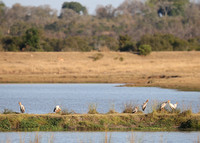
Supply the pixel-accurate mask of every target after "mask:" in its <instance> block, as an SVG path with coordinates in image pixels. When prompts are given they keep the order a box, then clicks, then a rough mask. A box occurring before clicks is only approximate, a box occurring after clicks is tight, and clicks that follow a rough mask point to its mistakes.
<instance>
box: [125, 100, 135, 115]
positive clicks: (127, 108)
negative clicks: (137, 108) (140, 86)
mask: <svg viewBox="0 0 200 143" xmlns="http://www.w3.org/2000/svg"><path fill="white" fill-rule="evenodd" d="M133 109H134V106H133V103H131V102H130V103H125V104H124V109H123V113H132V112H133Z"/></svg>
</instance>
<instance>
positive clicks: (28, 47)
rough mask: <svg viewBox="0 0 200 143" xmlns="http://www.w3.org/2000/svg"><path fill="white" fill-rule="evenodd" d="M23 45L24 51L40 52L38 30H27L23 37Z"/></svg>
mask: <svg viewBox="0 0 200 143" xmlns="http://www.w3.org/2000/svg"><path fill="white" fill-rule="evenodd" d="M24 44H25V49H24V50H25V51H42V49H41V47H40V34H39V30H38V29H36V28H30V29H28V30H27V31H26V34H25V37H24Z"/></svg>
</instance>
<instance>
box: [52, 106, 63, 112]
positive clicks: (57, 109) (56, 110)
mask: <svg viewBox="0 0 200 143" xmlns="http://www.w3.org/2000/svg"><path fill="white" fill-rule="evenodd" d="M60 111H61V108H60V107H59V106H58V105H57V106H56V107H55V108H54V109H53V112H55V113H59V112H60Z"/></svg>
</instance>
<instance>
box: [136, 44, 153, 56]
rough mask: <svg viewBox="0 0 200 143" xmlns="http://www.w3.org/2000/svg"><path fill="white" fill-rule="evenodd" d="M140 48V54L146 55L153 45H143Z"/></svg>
mask: <svg viewBox="0 0 200 143" xmlns="http://www.w3.org/2000/svg"><path fill="white" fill-rule="evenodd" d="M138 50H139V54H140V55H144V56H146V55H149V54H150V53H151V46H149V45H141V46H140V47H139V49H138Z"/></svg>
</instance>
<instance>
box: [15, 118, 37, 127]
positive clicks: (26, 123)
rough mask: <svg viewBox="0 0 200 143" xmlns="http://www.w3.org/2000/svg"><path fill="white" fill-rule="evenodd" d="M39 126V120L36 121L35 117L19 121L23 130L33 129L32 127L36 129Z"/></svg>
mask: <svg viewBox="0 0 200 143" xmlns="http://www.w3.org/2000/svg"><path fill="white" fill-rule="evenodd" d="M38 127H39V124H38V122H37V121H35V119H33V118H32V119H31V118H27V119H23V120H22V121H21V122H20V123H19V128H20V129H23V130H32V129H36V128H38Z"/></svg>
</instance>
